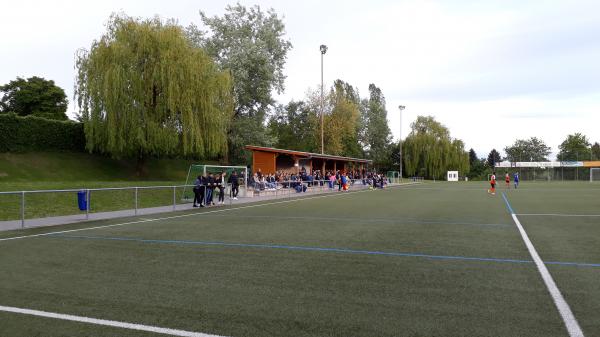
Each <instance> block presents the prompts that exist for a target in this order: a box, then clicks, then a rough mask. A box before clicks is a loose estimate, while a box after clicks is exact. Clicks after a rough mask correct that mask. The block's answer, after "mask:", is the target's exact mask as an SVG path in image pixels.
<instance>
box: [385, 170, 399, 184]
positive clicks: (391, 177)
mask: <svg viewBox="0 0 600 337" xmlns="http://www.w3.org/2000/svg"><path fill="white" fill-rule="evenodd" d="M386 176H387V178H388V181H389V182H390V183H392V184H399V183H400V181H401V177H400V172H398V171H387V174H386Z"/></svg>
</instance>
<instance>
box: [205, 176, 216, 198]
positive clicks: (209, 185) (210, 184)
mask: <svg viewBox="0 0 600 337" xmlns="http://www.w3.org/2000/svg"><path fill="white" fill-rule="evenodd" d="M214 191H215V177H214V176H213V175H212V173H209V174H208V178H206V206H210V205H213V206H214V205H215V203H214V202H213V194H214Z"/></svg>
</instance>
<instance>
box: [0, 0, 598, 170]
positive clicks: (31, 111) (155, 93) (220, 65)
mask: <svg viewBox="0 0 600 337" xmlns="http://www.w3.org/2000/svg"><path fill="white" fill-rule="evenodd" d="M200 22H201V25H200V26H197V25H194V24H192V25H189V26H187V27H183V26H181V25H179V24H178V23H177V22H176V21H175V20H162V19H160V18H159V17H154V18H150V19H142V18H134V17H130V16H127V15H126V14H123V13H117V14H113V15H111V16H110V18H109V20H108V22H107V25H106V32H105V33H104V34H103V35H102V36H101V37H99V38H98V39H97V40H94V41H92V43H91V45H90V47H89V48H85V49H83V48H82V49H80V50H78V51H77V53H76V64H75V67H76V70H77V77H76V83H75V102H76V105H77V107H78V108H79V115H78V116H77V118H78V120H79V121H81V122H82V123H83V125H84V131H85V141H86V144H85V147H86V149H87V150H88V151H90V152H96V153H104V154H107V155H110V156H112V157H116V158H121V157H126V158H136V159H137V160H138V161H139V162H140V164H141V165H143V161H144V158H146V157H148V156H182V157H189V158H196V159H218V160H221V161H223V162H226V163H230V164H247V163H248V162H249V158H248V157H247V153H246V152H245V151H244V145H247V144H253V145H263V146H273V147H279V148H286V149H295V150H303V151H310V152H320V137H321V134H320V132H321V131H320V128H321V124H320V114H321V110H323V112H324V143H325V144H324V145H325V146H324V148H325V153H328V154H333V155H342V156H350V157H366V158H369V159H372V160H373V161H374V163H375V165H376V166H377V167H378V168H380V169H382V170H398V168H399V166H400V161H402V165H403V167H404V170H403V171H404V172H405V175H410V176H413V175H417V176H423V177H426V178H436V179H441V178H443V177H444V176H445V173H446V171H447V170H458V171H460V172H461V175H462V174H467V175H468V176H470V177H478V176H483V175H484V172H485V171H486V170H488V169H489V168H490V167H493V165H494V163H496V162H499V161H501V160H511V161H544V160H548V155H549V154H550V148H549V147H548V146H547V145H546V144H545V143H544V142H543V141H542V140H540V139H538V138H535V137H532V138H530V139H525V140H516V141H515V143H514V144H512V145H510V146H507V147H506V148H504V152H505V153H506V157H505V158H501V156H500V154H499V153H498V151H496V150H495V149H493V150H492V151H491V152H490V154H489V155H488V158H478V156H477V154H476V153H475V151H474V150H473V149H470V150H469V151H466V149H465V145H464V142H463V141H461V140H460V139H457V138H453V137H452V136H451V135H450V132H449V130H448V129H447V128H446V127H445V126H444V125H442V124H441V123H439V122H438V121H436V120H435V119H434V118H433V117H430V116H419V117H418V118H417V119H416V121H415V122H414V123H413V124H412V125H411V132H410V134H409V135H408V137H406V139H405V140H404V141H403V142H402V149H400V143H398V142H393V141H392V135H391V131H390V128H389V125H388V121H387V110H386V99H385V95H384V93H383V92H382V90H381V89H380V88H379V87H377V85H376V84H370V85H369V87H368V92H367V93H365V95H361V93H359V90H358V89H357V88H356V87H355V86H353V85H352V84H350V83H347V82H345V81H344V80H343V79H337V80H335V81H334V82H333V84H332V85H331V87H328V88H325V95H324V97H323V99H322V98H321V95H320V92H319V90H309V91H308V93H307V94H306V96H305V97H303V98H301V99H297V100H292V101H290V102H288V103H287V104H281V103H278V102H276V100H275V99H274V94H276V93H277V94H280V93H282V92H283V91H284V90H285V87H284V82H285V74H284V65H285V62H286V59H287V54H288V52H289V51H290V50H291V48H292V43H291V41H289V40H288V39H287V37H286V35H285V24H284V22H283V20H282V18H281V17H280V16H279V15H278V14H277V13H276V12H275V11H274V10H272V9H269V10H267V11H263V10H262V9H261V8H260V7H259V6H252V7H249V8H248V7H245V6H243V5H241V4H236V5H230V6H227V7H226V10H225V14H224V15H222V16H209V15H207V14H206V13H204V12H202V11H201V12H200ZM0 92H2V93H3V96H2V98H1V99H0V113H7V112H13V113H16V114H17V115H19V116H27V115H33V116H38V117H43V118H48V119H57V120H66V119H67V116H66V114H65V112H66V109H67V106H68V101H67V99H66V95H65V93H64V90H62V89H61V88H59V87H58V86H56V85H55V84H54V82H53V81H48V80H45V79H43V78H39V77H32V78H28V79H22V78H17V79H16V80H15V81H11V82H10V83H8V84H6V85H3V86H0ZM401 154H402V155H401ZM598 158H600V145H599V144H598V143H595V144H593V145H591V144H590V142H589V140H588V139H587V137H585V136H583V135H581V134H574V135H569V137H567V139H566V140H565V141H564V142H563V143H562V144H561V146H560V152H559V154H558V159H559V160H584V159H598Z"/></svg>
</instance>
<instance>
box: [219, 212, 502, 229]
mask: <svg viewBox="0 0 600 337" xmlns="http://www.w3.org/2000/svg"><path fill="white" fill-rule="evenodd" d="M209 216H212V217H217V218H230V217H231V218H267V219H282V220H288V219H289V220H322V221H355V222H382V223H391V224H407V223H410V224H417V225H467V226H483V227H508V226H512V225H511V224H504V223H476V222H467V221H439V220H425V219H415V218H396V219H384V218H369V219H361V218H345V217H318V216H277V215H232V214H211V215H209Z"/></svg>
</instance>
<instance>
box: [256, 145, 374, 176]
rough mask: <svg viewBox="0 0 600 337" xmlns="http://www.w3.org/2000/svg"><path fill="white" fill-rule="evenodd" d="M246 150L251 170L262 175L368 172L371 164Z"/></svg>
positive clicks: (324, 156) (317, 155)
mask: <svg viewBox="0 0 600 337" xmlns="http://www.w3.org/2000/svg"><path fill="white" fill-rule="evenodd" d="M246 150H248V151H251V152H252V170H253V171H254V172H258V171H259V170H260V171H261V172H262V173H263V174H269V173H276V172H277V171H284V172H291V173H299V172H300V171H302V170H303V169H304V170H305V171H306V172H308V173H312V172H313V171H314V170H320V171H321V172H327V171H332V172H335V171H337V170H340V171H351V170H357V171H358V170H360V172H363V171H364V170H368V169H369V167H370V165H372V164H373V161H372V160H368V159H359V158H350V157H341V156H332V155H328V154H320V153H311V152H302V151H294V150H282V149H275V148H271V147H262V146H254V145H246Z"/></svg>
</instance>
